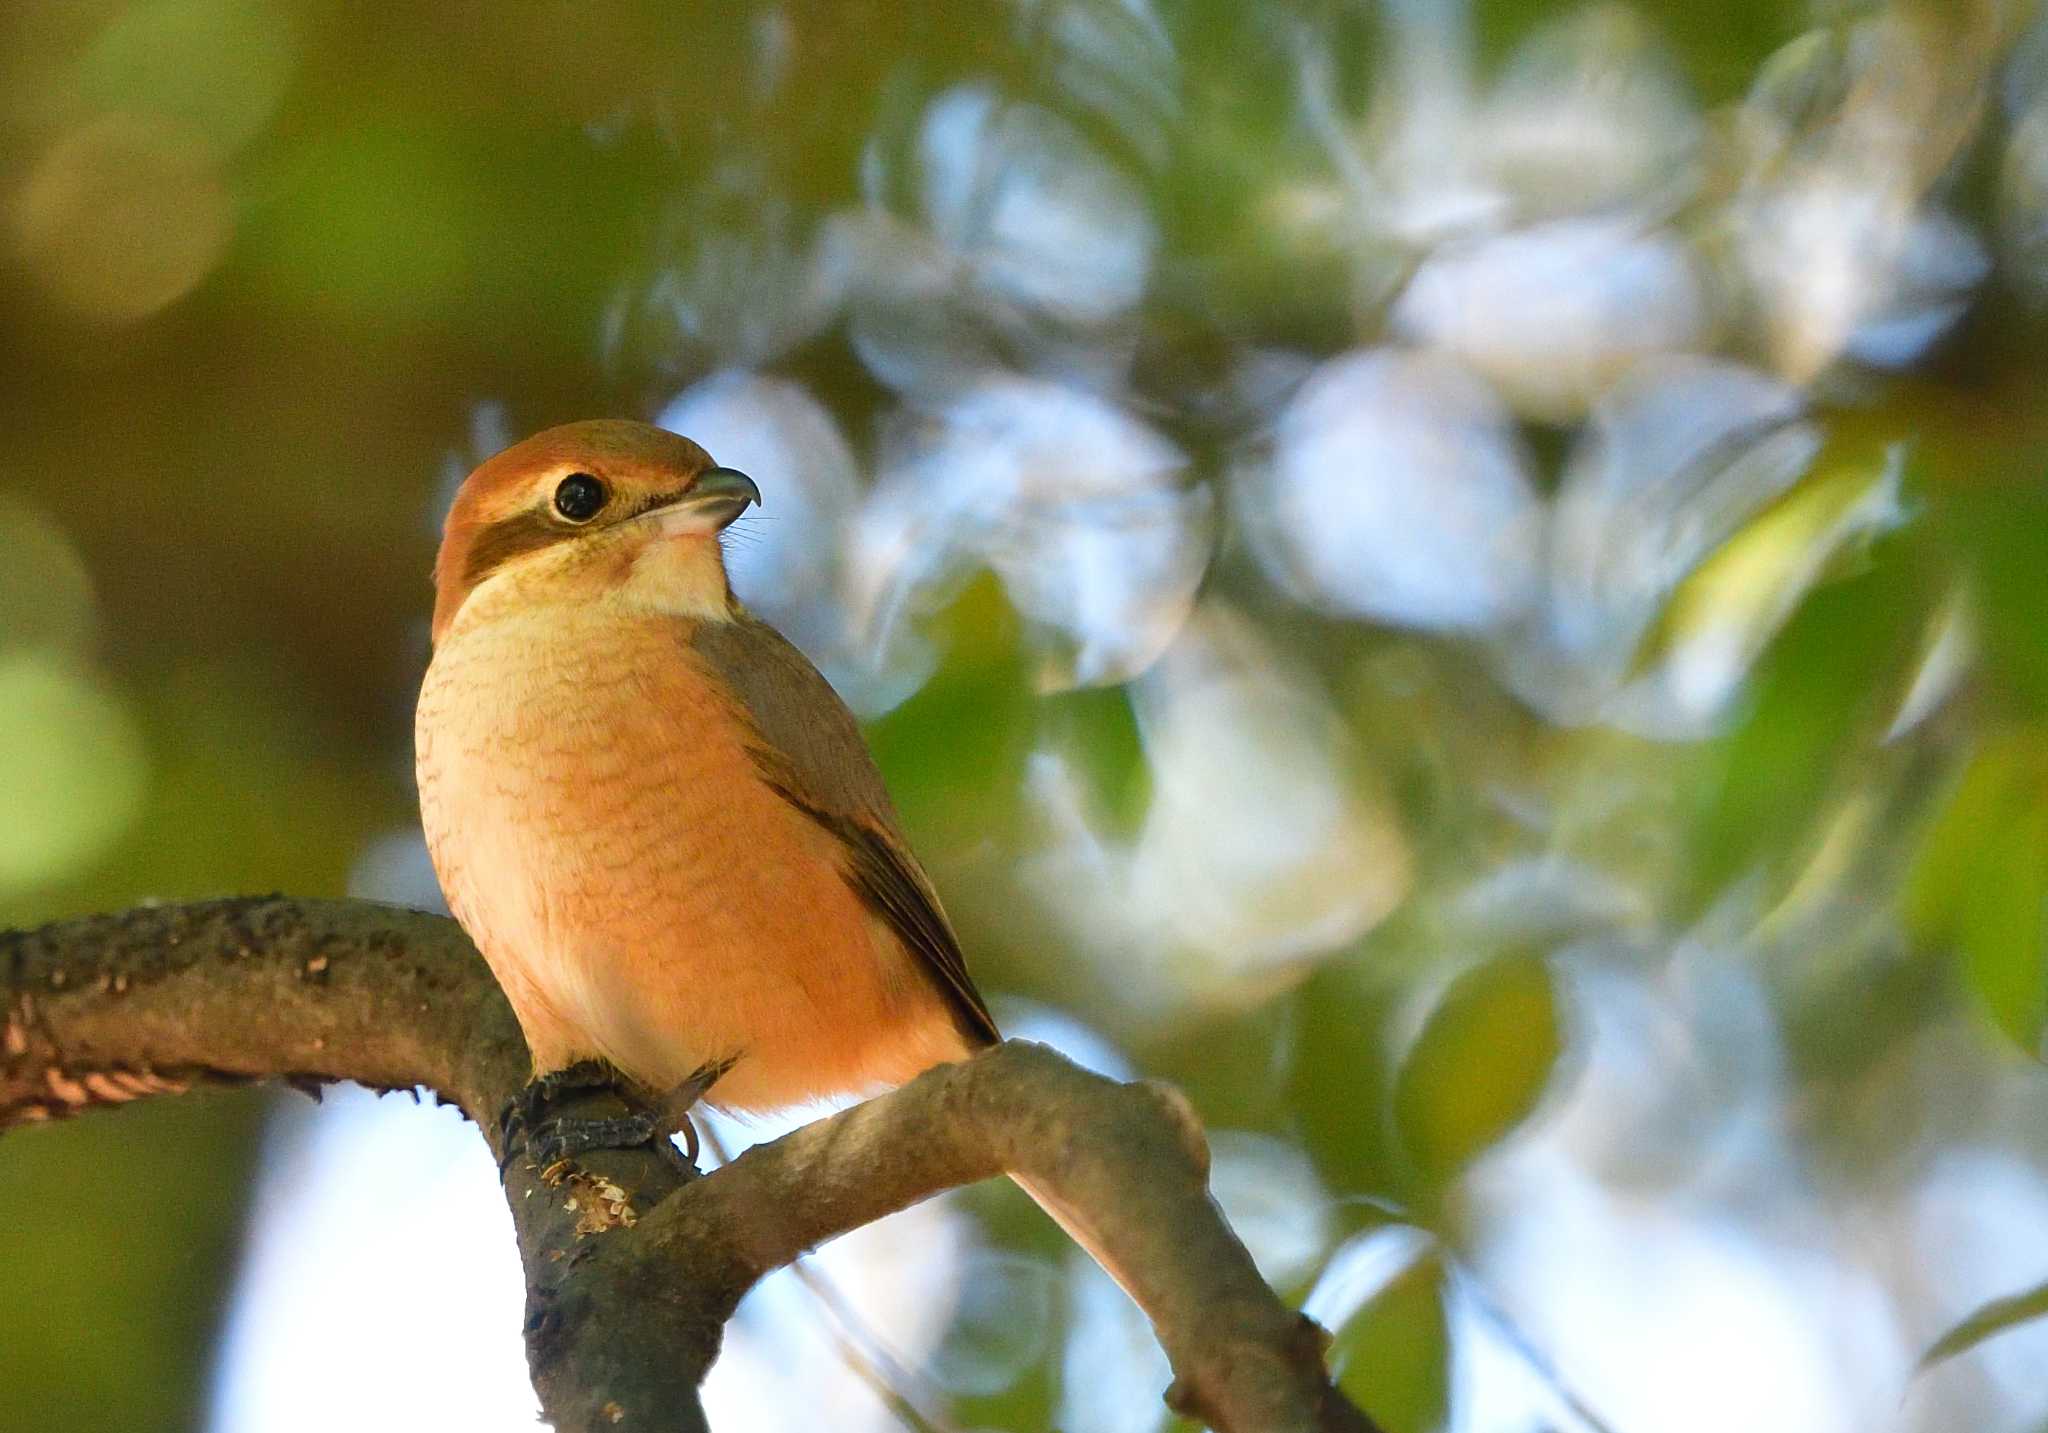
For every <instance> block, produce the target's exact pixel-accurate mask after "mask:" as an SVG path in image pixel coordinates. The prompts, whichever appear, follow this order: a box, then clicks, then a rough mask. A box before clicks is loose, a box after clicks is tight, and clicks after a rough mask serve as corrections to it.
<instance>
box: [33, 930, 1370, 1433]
mask: <svg viewBox="0 0 2048 1433" xmlns="http://www.w3.org/2000/svg"><path fill="white" fill-rule="evenodd" d="M529 1070H530V1066H529V1062H528V1057H527V1052H526V1047H525V1044H524V1042H523V1041H522V1040H521V1038H520V1035H519V1029H518V1026H517V1024H516V1022H515V1021H514V1020H513V1018H512V1013H511V1010H510V1008H509V1007H508V1006H507V1005H506V1003H505V1000H504V997H503V996H502V994H501V993H500V992H499V990H498V988H497V985H496V983H495V982H494V981H493V980H492V979H491V976H490V972H489V971H488V969H486V967H485V966H484V964H483V962H482V960H481V959H480V958H479V957H478V956H477V954H476V952H475V950H474V948H473V947H471V946H470V944H469V942H468V941H467V940H466V939H465V938H464V937H463V935H462V933H461V931H460V930H459V929H458V928H457V927H456V926H455V925H454V923H453V922H451V921H448V920H445V919H442V918H440V917H436V916H428V915H423V914H420V913H418V912H413V911H403V910H395V909H390V908H386V907H380V906H374V905H370V904H367V903H363V902H337V901H294V900H285V899H282V898H276V897H272V898H258V899H243V900H227V901H213V902H205V903H200V904H195V905H188V906H160V907H143V908H140V909H137V910H133V911H129V912H125V913H123V914H120V915H114V916H98V917H91V918H87V919H83V920H75V921H68V922H62V923H59V924H55V925H50V926H45V927H43V928H42V929H40V930H35V931H10V932H4V933H0V1129H4V1128H6V1127H8V1126H10V1125H18V1124H23V1123H28V1122H33V1121H37V1120H42V1119H48V1118H53V1117H56V1116H61V1115H69V1114H75V1113H79V1112H82V1111H85V1110H88V1109H91V1108H94V1107H96V1106H101V1105H107V1104H115V1103H121V1102H125V1101H127V1100H130V1099H134V1098H137V1097H139V1096H142V1095H150V1094H158V1093H165V1092H171V1091H178V1090H184V1089H187V1088H190V1087H192V1086H193V1085H196V1084H203V1083H208V1082H219V1081H244V1080H251V1079H262V1078H272V1077H279V1078H284V1079H287V1080H291V1081H293V1082H294V1083H299V1084H305V1083H307V1082H319V1081H327V1080H344V1079H345V1080H355V1081H357V1082H358V1083H361V1084H365V1085H370V1086H372V1087H375V1088H379V1089H398V1088H410V1087H415V1086H422V1085H424V1086H426V1087H427V1088H429V1089H430V1090H432V1091H433V1092H435V1093H436V1094H437V1095H438V1096H439V1097H441V1098H443V1099H446V1100H448V1101H450V1102H452V1103H454V1104H456V1105H458V1106H460V1107H461V1108H462V1110H463V1111H464V1112H465V1113H467V1114H468V1115H469V1117H470V1118H471V1119H472V1120H474V1121H475V1122H476V1123H477V1125H478V1127H479V1128H480V1129H481V1130H482V1131H483V1133H484V1137H485V1138H486V1140H487V1141H489V1143H490V1145H491V1148H492V1152H493V1153H494V1154H496V1155H497V1156H498V1157H499V1158H501V1159H502V1158H503V1157H504V1154H505V1151H504V1150H503V1148H502V1147H501V1139H500V1135H499V1131H498V1125H497V1115H498V1112H499V1111H500V1110H502V1109H503V1108H504V1106H505V1104H506V1102H507V1101H509V1100H510V1099H511V1098H512V1097H513V1096H514V1095H516V1094H517V1093H518V1092H519V1091H520V1089H521V1088H522V1087H523V1086H524V1084H525V1083H526V1080H527V1077H528V1074H529ZM582 1098H583V1099H584V1100H585V1101H587V1108H578V1109H575V1110H573V1111H572V1112H573V1113H577V1114H605V1113H617V1112H619V1111H618V1110H617V1109H616V1108H615V1106H616V1101H615V1098H614V1097H613V1096H612V1095H610V1094H609V1093H607V1092H603V1091H598V1092H593V1093H592V1094H590V1095H588V1096H585V1097H582ZM607 1106H613V1107H614V1108H609V1109H608V1108H607ZM1008 1172H1016V1173H1023V1174H1027V1175H1029V1176H1031V1178H1032V1179H1033V1180H1034V1181H1035V1182H1037V1183H1039V1184H1040V1185H1041V1186H1042V1187H1044V1188H1046V1189H1048V1190H1050V1191H1051V1192H1053V1193H1054V1194H1056V1195H1057V1196H1058V1197H1059V1198H1060V1199H1062V1200H1063V1201H1065V1202H1066V1203H1067V1204H1068V1205H1070V1206H1071V1207H1072V1208H1074V1209H1076V1210H1078V1211H1080V1212H1082V1213H1083V1214H1084V1215H1086V1217H1087V1219H1088V1221H1089V1223H1090V1226H1091V1228H1092V1229H1093V1230H1094V1231H1095V1232H1096V1234H1097V1236H1098V1237H1100V1238H1101V1239H1102V1241H1103V1243H1104V1244H1105V1246H1106V1247H1107V1248H1108V1250H1109V1252H1110V1253H1112V1254H1113V1255H1114V1256H1115V1257H1116V1259H1117V1260H1118V1262H1119V1264H1120V1266H1121V1267H1122V1268H1123V1269H1124V1270H1125V1272H1126V1273H1127V1274H1128V1275H1129V1276H1130V1277H1131V1281H1132V1284H1133V1286H1134V1293H1135V1296H1136V1297H1137V1298H1138V1299H1139V1301H1140V1303H1141V1304H1142V1305H1143V1306H1144V1308H1145V1312H1146V1313H1147V1315H1148V1316H1150V1318H1151V1319H1152V1323H1153V1327H1154V1329H1155V1330H1156V1331H1157V1332H1158V1334H1159V1337H1160V1341H1161V1343H1162V1344H1163V1345H1164V1347H1165V1349H1166V1352H1167V1355H1168V1357H1169V1358H1170V1360H1171V1362H1172V1364H1173V1369H1174V1375H1175V1377H1174V1385H1173V1388H1172V1389H1171V1390H1169V1392H1168V1400H1169V1402H1171V1403H1172V1404H1173V1405H1174V1406H1175V1407H1176V1408H1178V1409H1180V1410H1182V1411H1184V1412H1186V1413H1188V1414H1189V1415H1190V1416H1193V1417H1196V1418H1199V1419H1202V1420H1204V1421H1206V1422H1208V1423H1210V1424H1211V1425H1212V1426H1214V1427H1215V1428H1217V1429H1220V1430H1226V1433H1252V1430H1259V1433H1264V1430H1304V1433H1306V1430H1340V1429H1341V1430H1362V1431H1363V1433H1371V1431H1372V1430H1373V1424H1372V1423H1371V1422H1370V1420H1368V1419H1367V1418H1366V1417H1365V1416H1364V1415H1363V1414H1361V1413H1359V1412H1358V1410H1357V1409H1356V1408H1354V1407H1353V1406H1352V1405H1351V1404H1350V1403H1349V1401H1348V1400H1346V1399H1345V1398H1344V1396H1343V1395H1342V1394H1341V1393H1339V1392H1338V1391H1336V1389H1335V1388H1334V1387H1333V1386H1332V1385H1331V1384H1330V1382H1329V1380H1328V1378H1327V1376H1326V1375H1325V1373H1324V1371H1323V1364H1322V1351H1323V1343H1324V1339H1323V1335H1322V1332H1321V1330H1319V1329H1317V1328H1316V1327H1315V1325H1313V1324H1312V1323H1309V1322H1308V1321H1307V1320H1305V1319H1304V1318H1302V1317H1301V1316H1300V1315H1298V1314H1295V1313H1293V1312H1291V1311H1289V1310H1288V1309H1287V1308H1286V1307H1285V1305H1283V1304H1282V1303H1281V1302H1280V1300H1279V1299H1278V1298H1277V1297H1276V1296H1275V1295H1274V1294H1273V1292H1272V1291H1271V1290H1270V1289H1268V1288H1267V1287H1266V1285H1265V1283H1264V1282H1263V1281H1262V1280H1261V1279H1260V1278H1259V1276H1258V1273H1257V1271H1256V1270H1255V1269H1254V1268H1253V1266H1252V1263H1251V1259H1250V1256H1249V1255H1247V1254H1246V1252H1245V1250H1244V1246H1243V1245H1242V1244H1240V1243H1239V1242H1238V1240H1237V1239H1236V1237H1235V1236H1234V1235H1233V1234H1232V1233H1231V1232H1230V1230H1229V1228H1228V1227H1227V1226H1226V1225H1225V1224H1224V1222H1223V1220H1222V1218H1221V1216H1220V1215H1219V1214H1218V1212H1217V1210H1216V1207H1215V1205H1214V1204H1213V1203H1212V1202H1211V1201H1210V1199H1209V1197H1208V1190H1207V1173H1208V1154H1207V1147H1206V1145H1205V1143H1204V1141H1203V1139H1202V1135H1201V1130H1200V1127H1199V1125H1198V1123H1197V1122H1196V1120H1195V1117H1194V1114H1193V1112H1192V1111H1191V1110H1190V1109H1189V1108H1188V1106H1187V1103H1186V1101H1185V1100H1184V1099H1183V1098H1182V1097H1181V1096H1180V1095H1179V1094H1178V1093H1177V1092H1175V1091H1173V1090H1171V1089H1169V1088H1167V1087H1165V1086H1160V1085H1151V1084H1136V1085H1125V1084H1119V1083H1117V1082H1115V1081H1112V1080H1106V1079H1103V1078H1102V1077H1100V1076H1097V1075H1093V1074H1090V1073H1088V1072H1086V1071H1084V1070H1082V1069H1080V1068H1079V1067H1077V1066H1075V1065H1073V1064H1071V1063H1069V1062H1068V1061H1066V1060H1065V1059H1063V1058H1061V1057H1060V1056H1058V1055H1056V1054H1054V1053H1053V1052H1052V1051H1050V1050H1047V1049H1045V1048H1043V1047H1040V1046H1035V1045H1029V1044H1022V1043H1018V1042H1011V1043H1009V1044H1006V1045H1002V1046H998V1047H996V1048H995V1049H993V1050H990V1051H988V1052H986V1053H984V1054H982V1055H980V1056H977V1057H976V1058H974V1059H972V1060H968V1061H964V1062H962V1063H960V1064H957V1065H945V1066H940V1067H939V1068H937V1069H934V1070H931V1071H928V1072H927V1073H925V1074H924V1075H921V1076H919V1077H918V1078H917V1079H915V1080H913V1081H911V1082H910V1083H909V1084H907V1085H905V1086H903V1087H902V1088H901V1089H899V1090H896V1091H893V1092H891V1093H889V1094H887V1095H883V1096H880V1097H878V1098H876V1099H873V1100H870V1101H868V1102H866V1103H865V1104H861V1105H858V1106H856V1107H854V1108H852V1109H849V1110H845V1111H842V1112H840V1113H839V1114H836V1115H833V1116H831V1117H830V1118H827V1119H823V1120H820V1121H818V1122H817V1123H815V1124H812V1125H808V1126H806V1127H805V1128H803V1129H800V1130H797V1131H795V1132H794V1133H792V1134H790V1135H787V1136H785V1137H784V1138H782V1139H779V1140H776V1141H774V1142H772V1143H770V1144H765V1145H759V1146H756V1147H755V1148H753V1149H751V1150H748V1151H747V1152H746V1153H745V1154H743V1155H741V1156H740V1157H739V1158H738V1159H737V1160H735V1161H733V1163H732V1164H731V1165H729V1166H727V1167H725V1168H723V1169H720V1170H717V1171H715V1172H713V1173H712V1174H710V1175H708V1176H706V1177H704V1178H701V1179H696V1180H691V1181H688V1182H684V1181H683V1180H682V1179H680V1178H679V1177H678V1175H677V1174H676V1172H675V1170H674V1169H673V1168H672V1167H671V1166H670V1165H669V1163H668V1162H666V1161H664V1160H662V1159H660V1158H658V1157H656V1156H655V1155H654V1154H653V1153H651V1152H642V1151H622V1152H606V1153H603V1154H597V1155H592V1156H590V1157H588V1158H587V1159H583V1160H579V1161H578V1163H577V1166H576V1167H574V1168H571V1167H570V1166H568V1165H557V1166H555V1167H553V1168H551V1169H547V1170H540V1169H536V1168H535V1167H534V1166H533V1164H532V1163H531V1162H530V1161H528V1160H526V1159H524V1158H514V1159H513V1160H512V1161H511V1162H510V1163H509V1165H508V1166H507V1168H506V1172H505V1196H506V1199H507V1201H508V1203H509V1204H510V1206H511V1210H512V1217H513V1222H514V1224H515V1226H516V1229H517V1233H518V1239H519V1251H520V1256H521V1259H522V1261H523V1263H524V1266H525V1270H526V1283H527V1316H526V1339H527V1356H528V1361H529V1364H530V1366H531V1368H532V1372H533V1379H534V1386H535V1388H536V1390H537V1391H538V1392H539V1394H540V1398H541V1404H542V1407H543V1409H544V1411H545V1412H546V1415H547V1417H548V1418H549V1420H550V1421H552V1422H553V1423H554V1424H555V1426H556V1427H558V1428H560V1429H564V1430H572V1431H573V1433H581V1430H598V1429H604V1430H610V1429H614V1428H619V1427H625V1428H635V1427H638V1428H684V1429H701V1428H703V1427H704V1426H705V1424H704V1415H703V1411H702V1408H701V1405H700V1404H699V1402H698V1398H697V1386H698V1384H699V1383H700V1382H701V1380H702V1379H703V1376H704V1374H705V1372H706V1371H707V1370H708V1369H709V1368H710V1366H711V1364H712V1361H713V1360H714V1359H715V1358H716V1357H717V1355H718V1347H719V1341H720V1338H721V1336H722V1333H723V1330H724V1327H725V1324H726V1321H727V1320H728V1319H729V1318H730V1317H731V1316H732V1313H733V1310H734V1308H735V1307H737V1305H738V1303H739V1301H740V1299H741V1298H742V1297H743V1296H744V1295H745V1294H746V1292H747V1291H748V1290H749V1289H750V1288H752V1287H753V1286H754V1284H755V1283H756V1282H758V1281H759V1280H760V1279H761V1278H762V1277H763V1276H764V1275H766V1274H768V1273H770V1272H771V1271H773V1270H775V1269H777V1268H780V1267H781V1266H782V1265H784V1264H787V1263H789V1262H790V1261H791V1260H793V1259H795V1258H796V1257H797V1256H798V1255H799V1254H802V1253H803V1252H804V1251H806V1250H807V1249H810V1248H813V1247H815V1246H817V1245H818V1244H821V1243H823V1242H825V1241H826V1240H828V1239H831V1238H833V1237H835V1236H837V1235H839V1234H843V1233H845V1232H846V1231H848V1230H850V1229H855V1228H858V1227H860V1226H861V1225H864V1224H867V1223H870V1222H872V1221H873V1220H875V1219H878V1218H880V1217H882V1216H883V1215H885V1214H888V1213H891V1212H893V1211H895V1210H898V1209H902V1208H906V1207H907V1206H909V1205H911V1204H915V1203H917V1202H918V1201H920V1200H922V1199H926V1198H929V1197H930V1196H931V1195H933V1194H936V1193H939V1192H940V1191H942V1190H945V1189H950V1188H954V1187H956V1186H958V1185H962V1184H967V1183H972V1182H974V1181H976V1180H980V1179H985V1178H989V1177H991V1176H993V1175H997V1174H1002V1173H1008Z"/></svg>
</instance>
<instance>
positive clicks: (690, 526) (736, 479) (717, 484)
mask: <svg viewBox="0 0 2048 1433" xmlns="http://www.w3.org/2000/svg"><path fill="white" fill-rule="evenodd" d="M760 502H761V490H760V489H759V488H757V487H755V486H754V480H753V479H752V478H750V477H748V476H747V475H746V474H745V473H743V472H741V471H739V469H737V468H706V469H705V470H704V471H703V472H701V473H699V474H698V475H697V481H696V482H694V483H692V484H690V486H689V487H688V488H686V489H684V490H683V491H682V492H680V493H678V494H676V496H675V497H674V498H672V499H670V500H669V501H667V502H665V503H663V504H662V505H661V506H660V507H658V508H656V509H655V510H654V511H655V520H656V521H657V522H659V523H660V524H661V525H662V527H663V528H664V529H666V530H668V531H670V532H676V533H681V532H686V531H687V532H699V533H711V532H723V531H724V530H725V529H726V528H727V527H728V526H730V525H731V523H732V521H733V519H735V518H737V517H738V516H739V515H740V514H741V513H743V512H745V511H746V510H747V508H748V507H749V506H756V507H758V506H759V505H760Z"/></svg>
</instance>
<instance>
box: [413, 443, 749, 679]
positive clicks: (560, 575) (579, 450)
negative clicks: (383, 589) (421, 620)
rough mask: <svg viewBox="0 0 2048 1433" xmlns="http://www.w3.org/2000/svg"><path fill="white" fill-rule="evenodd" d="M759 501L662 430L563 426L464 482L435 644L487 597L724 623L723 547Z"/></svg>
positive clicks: (438, 571) (451, 531)
mask: <svg viewBox="0 0 2048 1433" xmlns="http://www.w3.org/2000/svg"><path fill="white" fill-rule="evenodd" d="M760 501H761V494H760V490H759V489H757V488H756V487H755V486H754V482H753V479H751V478H749V477H748V476H747V475H746V474H745V473H741V472H736V471H734V470H733V469H731V468H721V467H719V466H718V465H716V464H715V463H713V462H712V461H711V455H710V454H709V453H706V452H705V451H704V450H703V449H702V448H700V447H698V446H697V445H696V444H695V443H693V442H691V441H690V440H689V439H688V438H684V437H680V436H678V435H676V434H674V433H671V432H668V431H667V430H665V429H662V428H656V427H653V426H651V425H649V424H646V423H634V422H630V421H627V420H624V419H597V420H594V421H591V422H585V423H565V424H563V425H562V426H561V427H559V428H549V429H547V430H546V431H545V432H541V433H536V434H535V435H534V436H533V437H531V438H528V439H527V440H526V441H525V442H523V443H515V444H513V445H512V446H511V447H509V448H507V449H506V450H505V451H504V452H502V453H500V454H498V455H497V456H496V457H495V458H492V459H491V460H490V461H488V462H486V463H485V464H483V466H481V467H479V468H478V469H477V470H476V471H475V472H473V473H471V474H470V475H469V476H468V477H467V478H466V479H464V480H463V484H462V487H461V489H460V491H458V492H457V493H456V495H455V503H454V505H453V506H452V507H450V508H449V510H448V521H447V524H446V525H445V526H444V528H443V529H442V534H441V552H440V556H439V557H438V558H436V559H435V562H434V640H435V641H437V642H438V641H440V639H441V637H442V634H443V633H445V632H446V631H447V629H448V626H449V624H450V623H452V622H453V621H454V620H455V615H456V613H457V612H459V611H461V610H462V608H463V605H464V603H466V602H467V601H469V600H470V598H471V597H472V596H473V595H474V594H475V593H477V592H478V591H479V590H480V589H482V588H484V587H485V586H486V585H495V586H498V587H499V588H500V589H501V590H502V589H505V588H516V589H517V591H518V592H519V593H521V594H522V595H524V596H527V597H530V598H534V599H540V598H543V597H557V598H566V599H572V600H573V599H574V598H577V597H579V596H590V597H594V596H597V595H600V594H602V593H606V592H616V591H620V590H634V591H638V592H640V593H642V594H643V595H644V596H646V597H647V599H648V600H649V601H650V602H651V603H653V604H655V605H665V606H667V607H669V608H670V609H671V610H674V611H677V612H680V613H684V614H687V615H720V614H723V613H724V612H726V611H728V610H729V609H730V605H731V596H732V594H731V589H730V587H729V586H728V585H727V583H726V577H725V562H724V558H723V556H722V554H721V552H720V550H719V545H718V535H719V533H721V532H722V531H724V530H725V528H726V526H727V525H728V524H729V523H731V522H732V521H733V519H734V518H737V517H738V516H739V515H740V514H741V513H742V512H744V511H745V510H746V508H747V506H748V505H749V504H750V503H758V502H760Z"/></svg>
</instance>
